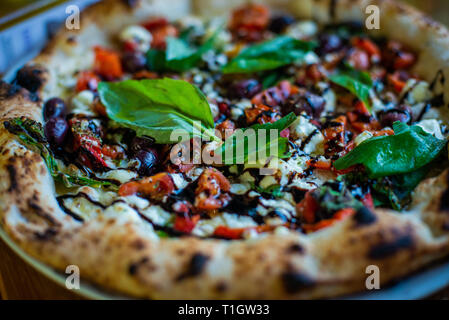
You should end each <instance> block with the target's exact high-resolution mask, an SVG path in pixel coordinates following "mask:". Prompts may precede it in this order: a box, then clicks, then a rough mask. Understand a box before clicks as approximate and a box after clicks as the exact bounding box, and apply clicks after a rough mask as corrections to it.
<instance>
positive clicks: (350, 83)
mask: <svg viewBox="0 0 449 320" xmlns="http://www.w3.org/2000/svg"><path fill="white" fill-rule="evenodd" d="M330 80H331V81H332V82H333V83H335V84H338V85H339V86H341V87H343V88H345V89H347V90H349V91H350V92H351V93H353V94H354V95H355V96H356V97H357V98H359V99H360V100H361V101H362V102H363V103H364V104H365V106H366V108H367V109H368V110H369V111H371V102H370V91H371V88H372V87H373V81H372V80H371V77H370V75H369V74H368V73H367V72H361V71H358V70H355V69H354V68H352V67H346V70H345V71H343V72H342V73H339V74H335V75H332V76H331V77H330Z"/></svg>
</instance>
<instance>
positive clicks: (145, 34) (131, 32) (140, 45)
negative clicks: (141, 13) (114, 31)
mask: <svg viewBox="0 0 449 320" xmlns="http://www.w3.org/2000/svg"><path fill="white" fill-rule="evenodd" d="M119 38H120V40H121V41H123V42H125V41H132V42H134V43H136V44H137V50H138V51H140V52H143V53H145V52H147V51H148V50H149V49H150V44H151V41H152V40H153V36H152V35H151V33H150V32H149V31H148V30H147V29H145V28H144V27H141V26H139V25H131V26H128V27H126V28H125V29H124V30H123V31H122V32H121V33H120V35H119Z"/></svg>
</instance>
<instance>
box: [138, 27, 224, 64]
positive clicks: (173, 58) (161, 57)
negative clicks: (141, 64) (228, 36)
mask: <svg viewBox="0 0 449 320" xmlns="http://www.w3.org/2000/svg"><path fill="white" fill-rule="evenodd" d="M218 32H219V30H217V31H216V32H215V33H214V34H213V35H212V36H211V37H210V38H209V39H207V40H206V41H205V42H204V43H203V44H202V45H201V46H200V47H198V48H193V47H191V46H190V45H189V44H188V42H187V41H186V40H185V39H182V38H174V37H167V39H166V42H167V50H166V51H165V52H164V51H163V50H157V49H150V50H148V52H147V54H146V56H147V66H148V68H149V69H150V70H154V71H158V72H161V71H174V72H184V71H187V70H190V69H192V68H194V67H196V66H197V65H198V63H199V62H200V61H201V56H202V55H203V54H204V53H205V52H206V51H208V50H211V49H212V48H213V44H214V41H215V38H216V35H217V33H218Z"/></svg>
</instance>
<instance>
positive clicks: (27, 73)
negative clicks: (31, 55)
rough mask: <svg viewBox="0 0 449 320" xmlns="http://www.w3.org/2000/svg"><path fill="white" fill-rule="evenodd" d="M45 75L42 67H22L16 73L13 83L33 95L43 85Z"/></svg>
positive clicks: (45, 72) (45, 71)
mask: <svg viewBox="0 0 449 320" xmlns="http://www.w3.org/2000/svg"><path fill="white" fill-rule="evenodd" d="M46 74H47V70H46V69H45V68H44V67H42V66H38V65H34V66H24V67H23V68H22V69H20V70H19V71H17V74H16V78H15V80H14V83H15V84H17V85H19V86H21V87H23V88H25V89H27V90H28V91H30V92H33V93H35V92H37V91H38V90H39V89H40V88H41V87H42V85H43V84H44V83H45V79H46Z"/></svg>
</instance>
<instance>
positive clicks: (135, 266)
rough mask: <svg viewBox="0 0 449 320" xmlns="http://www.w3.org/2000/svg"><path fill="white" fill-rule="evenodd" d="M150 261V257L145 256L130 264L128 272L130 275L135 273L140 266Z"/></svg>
mask: <svg viewBox="0 0 449 320" xmlns="http://www.w3.org/2000/svg"><path fill="white" fill-rule="evenodd" d="M149 261H150V259H149V258H148V257H144V258H142V259H140V260H139V261H137V262H135V263H132V264H130V266H129V268H128V273H129V274H130V275H132V276H133V275H135V274H136V273H137V270H138V269H139V267H140V266H141V265H143V264H145V263H148V262H149Z"/></svg>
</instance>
